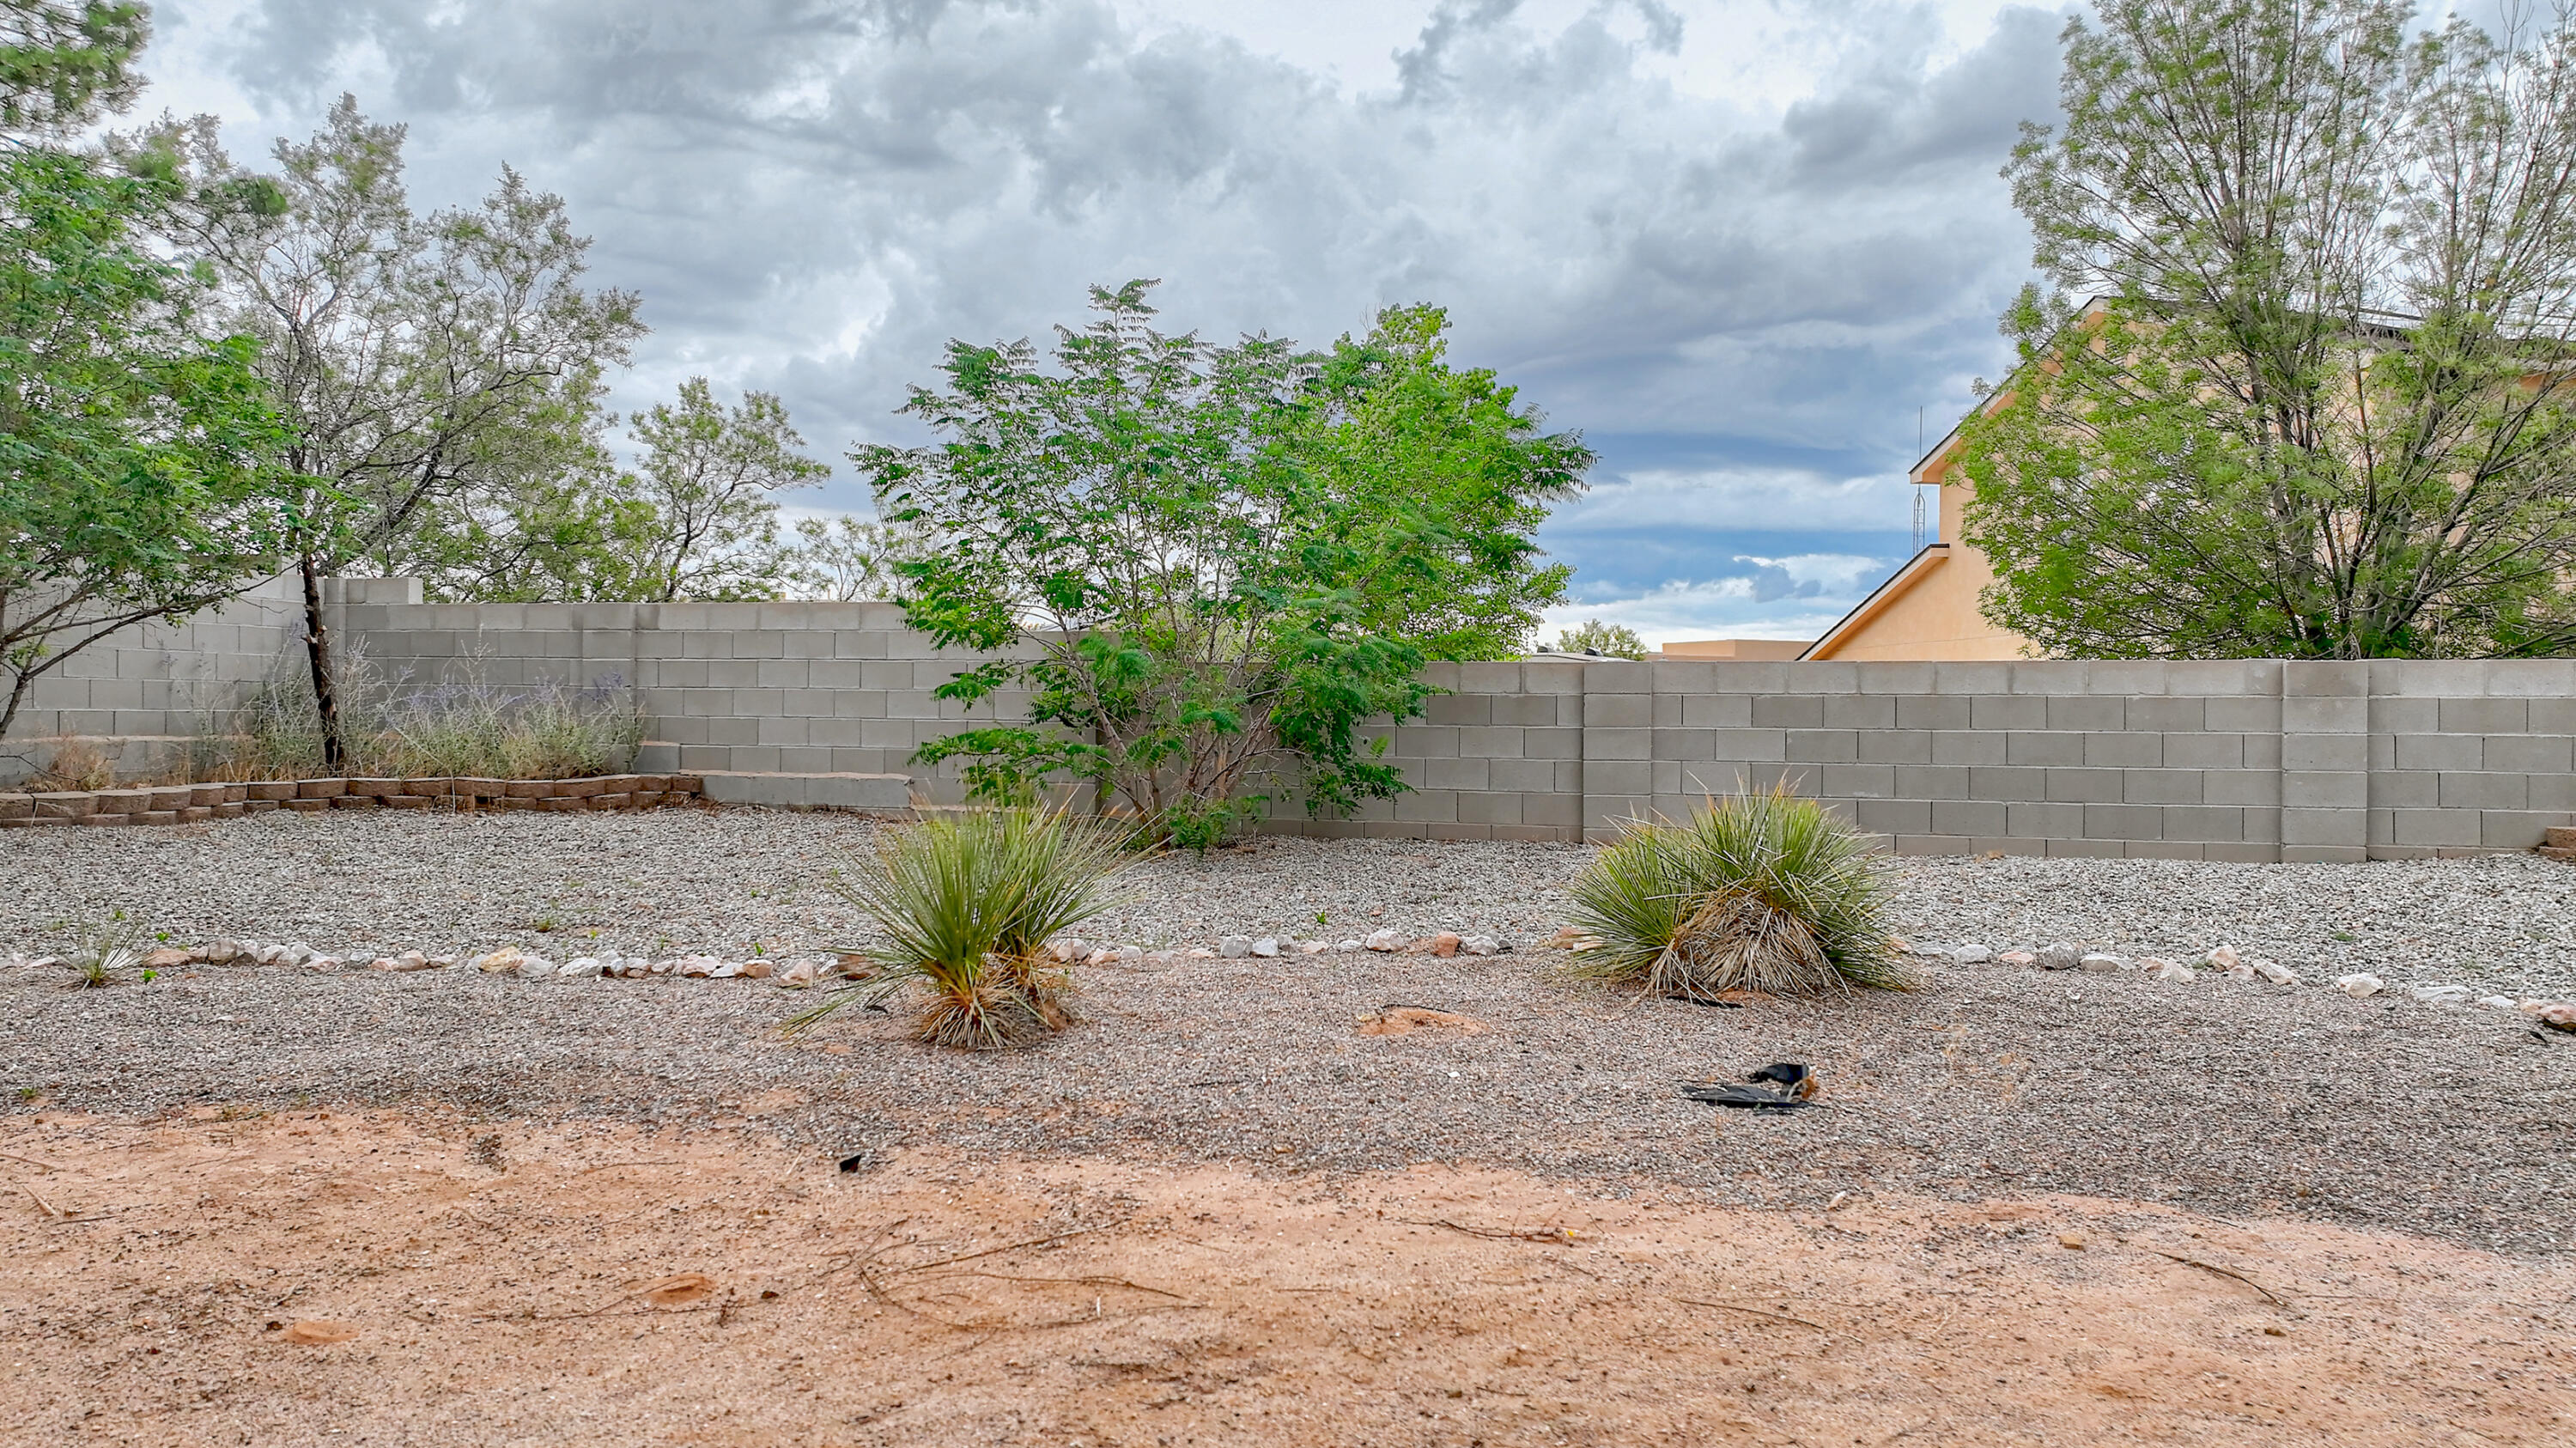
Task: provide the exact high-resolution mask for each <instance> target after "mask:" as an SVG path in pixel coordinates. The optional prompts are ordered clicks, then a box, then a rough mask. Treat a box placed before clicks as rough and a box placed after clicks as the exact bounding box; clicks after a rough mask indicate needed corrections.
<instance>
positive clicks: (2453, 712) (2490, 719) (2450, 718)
mask: <svg viewBox="0 0 2576 1448" xmlns="http://www.w3.org/2000/svg"><path fill="white" fill-rule="evenodd" d="M2530 729H2531V704H2530V701H2529V700H2526V699H2444V700H2443V701H2442V732H2443V733H2445V734H2525V733H2529V732H2530Z"/></svg>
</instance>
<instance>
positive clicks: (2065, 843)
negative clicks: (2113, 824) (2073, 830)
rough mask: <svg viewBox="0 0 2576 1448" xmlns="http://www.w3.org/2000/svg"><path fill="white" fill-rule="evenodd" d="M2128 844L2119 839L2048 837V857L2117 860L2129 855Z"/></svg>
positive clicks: (2056, 858) (2053, 858) (2055, 858)
mask: <svg viewBox="0 0 2576 1448" xmlns="http://www.w3.org/2000/svg"><path fill="white" fill-rule="evenodd" d="M2128 853H2129V851H2128V847H2127V845H2126V844H2125V843H2124V842H2122V841H2119V840H2085V839H2074V840H2066V839H2059V838H2057V837H2056V836H2054V835H2052V836H2050V837H2049V839H2048V857H2049V858H2050V859H2052V860H2117V859H2123V858H2125V857H2126V856H2127V855H2128Z"/></svg>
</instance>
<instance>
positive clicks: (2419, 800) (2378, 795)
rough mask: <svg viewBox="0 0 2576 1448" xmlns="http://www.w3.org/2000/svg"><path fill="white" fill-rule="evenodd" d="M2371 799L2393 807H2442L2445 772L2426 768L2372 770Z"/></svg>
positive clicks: (2383, 805) (2387, 806)
mask: <svg viewBox="0 0 2576 1448" xmlns="http://www.w3.org/2000/svg"><path fill="white" fill-rule="evenodd" d="M2370 802H2371V804H2373V805H2374V806H2380V807H2384V808H2389V809H2439V808H2440V807H2441V804H2442V776H2440V775H2439V774H2435V773H2433V772H2432V771H2431V770H2422V769H2387V770H2378V769H2375V770H2372V771H2371V773H2370Z"/></svg>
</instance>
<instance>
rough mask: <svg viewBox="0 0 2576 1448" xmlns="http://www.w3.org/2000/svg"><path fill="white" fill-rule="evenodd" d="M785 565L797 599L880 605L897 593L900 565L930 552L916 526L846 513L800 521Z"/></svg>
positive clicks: (924, 534)
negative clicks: (866, 602)
mask: <svg viewBox="0 0 2576 1448" xmlns="http://www.w3.org/2000/svg"><path fill="white" fill-rule="evenodd" d="M795 531H796V540H795V542H794V543H792V544H790V545H789V547H788V551H787V553H786V557H785V567H786V573H787V578H788V581H789V585H790V587H791V588H792V589H793V590H794V592H795V593H796V594H797V596H799V597H803V598H828V599H833V600H836V601H839V602H842V603H847V602H850V601H852V600H854V599H866V600H869V601H872V602H873V601H883V600H888V599H892V598H893V597H894V596H895V595H896V594H897V593H899V592H901V591H902V587H903V575H902V573H901V567H902V565H903V564H906V563H913V562H918V561H920V560H921V559H923V558H925V557H927V556H928V554H929V552H930V537H931V535H930V534H929V532H928V531H927V530H925V529H923V528H920V527H918V526H913V527H907V526H905V525H903V524H900V523H885V522H879V521H877V520H875V519H871V518H856V517H851V516H849V515H847V514H844V515H842V516H841V517H838V518H799V519H797V520H796V529H795Z"/></svg>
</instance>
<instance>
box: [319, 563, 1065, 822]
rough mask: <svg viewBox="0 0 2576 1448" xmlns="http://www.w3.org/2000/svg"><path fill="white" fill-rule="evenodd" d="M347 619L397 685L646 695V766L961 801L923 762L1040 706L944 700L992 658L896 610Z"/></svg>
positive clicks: (604, 610) (829, 607)
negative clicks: (923, 753)
mask: <svg viewBox="0 0 2576 1448" xmlns="http://www.w3.org/2000/svg"><path fill="white" fill-rule="evenodd" d="M337 617H338V625H337V626H338V627H339V628H340V629H341V630H342V632H343V635H344V636H345V637H350V638H355V639H360V640H363V642H364V646H365V648H366V650H367V656H368V658H369V659H370V660H371V661H372V662H373V664H374V666H375V668H376V671H377V672H378V674H379V675H380V676H381V677H383V678H384V679H386V680H387V681H396V680H408V681H410V682H411V683H413V684H415V685H432V684H440V683H471V682H482V683H489V684H496V685H504V686H508V685H525V684H532V683H537V682H540V681H544V680H553V681H558V682H563V683H569V684H574V685H584V686H587V685H594V684H615V685H617V686H619V687H623V688H631V689H633V690H634V691H635V693H636V696H637V698H638V700H639V701H640V703H641V705H642V707H643V709H644V713H645V717H646V720H647V725H646V731H645V732H646V738H647V741H648V742H647V744H646V746H645V749H644V752H643V755H642V756H641V757H640V758H639V759H638V761H637V767H638V768H640V769H645V770H674V769H691V770H704V769H717V770H761V771H784V772H788V773H797V774H825V773H855V774H909V775H912V776H913V777H914V780H915V783H916V786H917V787H918V789H919V792H920V793H921V794H922V795H923V796H924V797H926V798H928V799H930V800H932V801H934V802H939V803H953V802H955V801H956V800H958V799H960V798H962V797H963V791H962V788H961V787H960V786H959V784H958V782H957V771H956V769H955V768H954V767H953V766H948V767H943V768H941V769H939V770H936V771H932V770H927V769H923V768H921V767H919V766H916V765H914V764H913V763H912V755H913V751H915V750H916V749H918V748H920V747H921V746H922V745H923V744H925V743H927V742H929V741H930V740H932V739H937V738H941V737H944V736H946V735H948V734H951V733H955V732H956V731H958V730H959V729H963V728H968V727H973V725H975V724H978V723H989V722H991V721H992V720H993V719H994V718H995V717H996V710H997V709H998V711H999V717H1000V718H1002V719H1005V720H1017V719H1019V718H1021V717H1022V716H1023V714H1024V712H1025V710H1026V709H1027V706H1028V698H1027V695H1025V694H1023V693H1017V692H1012V693H1005V694H1003V695H1000V696H997V697H996V699H995V700H994V701H993V702H992V703H991V704H987V705H981V706H978V708H977V709H976V710H975V711H974V714H973V715H972V716H971V718H970V716H969V715H968V713H967V711H966V710H965V709H964V708H963V707H962V706H960V705H957V704H953V703H945V702H942V701H941V700H938V699H936V698H934V697H932V693H931V691H932V690H933V689H935V688H937V687H938V686H939V685H941V684H943V683H946V682H947V681H948V680H949V679H950V678H951V677H952V676H954V675H955V674H956V672H957V671H958V670H959V669H961V668H965V667H968V666H970V665H972V664H974V663H976V662H978V661H980V660H981V659H982V658H983V657H984V656H983V655H961V654H955V653H951V654H945V655H943V654H941V653H939V651H938V650H936V649H934V648H933V647H932V646H931V644H930V642H929V640H927V639H925V638H924V637H922V636H921V635H919V634H916V633H914V632H912V631H911V630H910V629H907V628H906V627H904V624H903V615H902V611H901V610H899V609H897V608H895V607H893V606H892V605H890V604H883V603H579V604H558V603H525V604H515V603H510V604H504V603H486V604H423V603H413V602H395V603H376V602H366V603H352V604H350V605H348V606H346V607H344V608H342V609H340V610H339V611H338V613H337Z"/></svg>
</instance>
